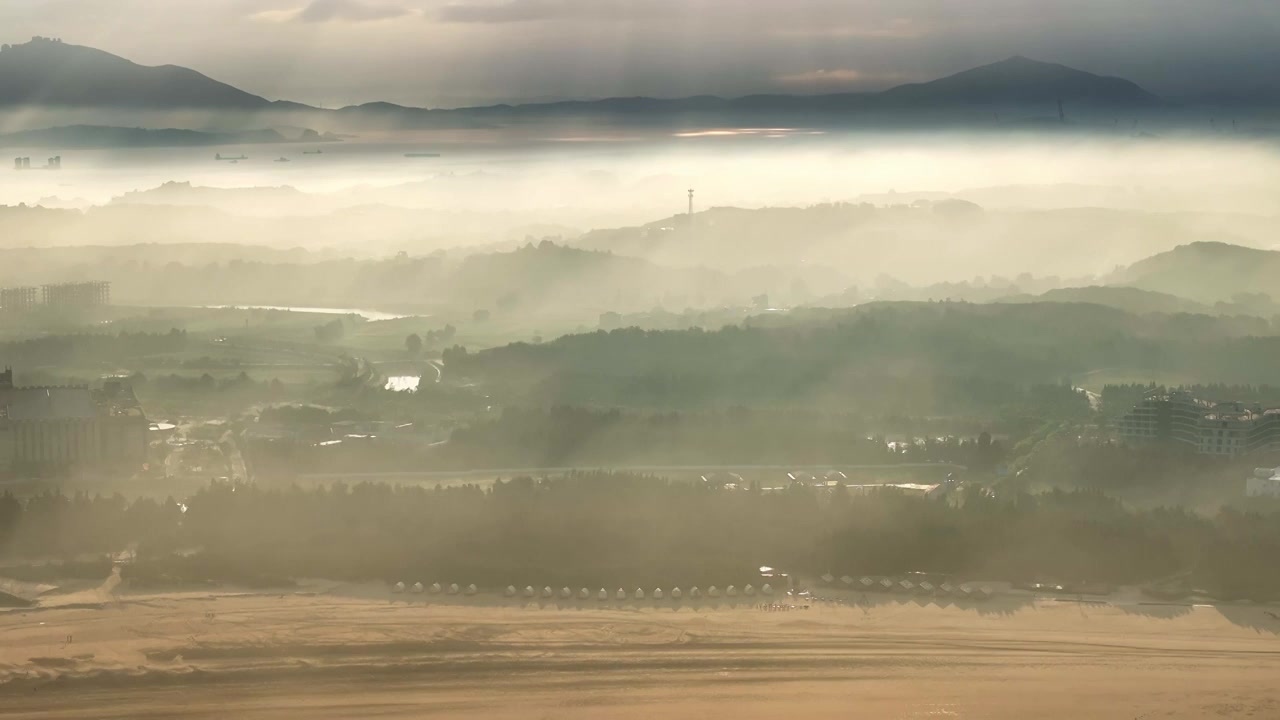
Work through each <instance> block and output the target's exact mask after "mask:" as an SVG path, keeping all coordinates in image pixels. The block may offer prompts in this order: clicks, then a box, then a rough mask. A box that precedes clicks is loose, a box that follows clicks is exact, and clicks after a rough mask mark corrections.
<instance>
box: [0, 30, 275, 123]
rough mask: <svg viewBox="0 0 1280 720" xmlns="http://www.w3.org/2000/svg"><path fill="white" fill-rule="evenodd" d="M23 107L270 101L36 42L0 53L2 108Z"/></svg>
mask: <svg viewBox="0 0 1280 720" xmlns="http://www.w3.org/2000/svg"><path fill="white" fill-rule="evenodd" d="M21 105H46V106H69V107H82V106H99V107H132V108H147V109H154V108H217V109H235V110H262V109H266V108H268V107H270V106H271V102H270V101H268V100H266V99H265V98H261V97H258V96H257V95H252V94H250V93H247V92H244V91H243V90H240V89H238V88H234V87H232V86H230V85H227V84H225V83H220V82H218V81H217V80H213V79H212V78H209V77H206V76H204V75H202V74H200V73H198V72H196V71H195V70H190V69H187V68H184V67H178V66H176V65H162V66H159V67H146V66H143V65H138V64H136V63H133V62H130V61H128V60H125V59H124V58H122V57H118V56H116V55H112V54H111V53H108V52H103V51H101V50H95V49H93V48H89V47H82V46H79V45H70V44H66V43H63V42H62V41H60V40H52V39H48V38H33V39H32V40H31V41H30V42H28V43H23V44H20V45H6V46H4V49H3V50H0V107H2V106H21Z"/></svg>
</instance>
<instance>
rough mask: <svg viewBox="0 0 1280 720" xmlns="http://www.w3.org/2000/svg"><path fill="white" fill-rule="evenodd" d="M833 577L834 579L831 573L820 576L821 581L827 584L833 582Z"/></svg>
mask: <svg viewBox="0 0 1280 720" xmlns="http://www.w3.org/2000/svg"><path fill="white" fill-rule="evenodd" d="M835 579H836V578H835V576H834V575H832V574H831V573H826V574H825V575H823V576H822V582H824V583H826V584H828V585H830V584H831V583H833V582H835Z"/></svg>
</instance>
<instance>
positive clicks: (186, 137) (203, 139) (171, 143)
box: [0, 125, 337, 148]
mask: <svg viewBox="0 0 1280 720" xmlns="http://www.w3.org/2000/svg"><path fill="white" fill-rule="evenodd" d="M336 140H337V138H335V137H334V136H332V135H329V134H325V135H321V134H319V133H317V132H315V131H314V130H306V131H304V132H303V134H302V136H301V137H296V138H290V137H286V136H285V135H284V134H282V133H281V132H280V131H278V130H273V129H270V128H268V129H263V130H244V131H237V132H216V133H215V132H201V131H198V130H179V129H173V128H169V129H163V130H148V129H146V128H121V127H105V126H99V125H72V126H68V127H56V128H46V129H43V130H22V131H19V132H15V133H7V134H0V147H55V146H56V147H66V148H99V147H117V148H119V147H213V146H217V145H258V144H277V143H300V142H307V143H322V142H335V141H336Z"/></svg>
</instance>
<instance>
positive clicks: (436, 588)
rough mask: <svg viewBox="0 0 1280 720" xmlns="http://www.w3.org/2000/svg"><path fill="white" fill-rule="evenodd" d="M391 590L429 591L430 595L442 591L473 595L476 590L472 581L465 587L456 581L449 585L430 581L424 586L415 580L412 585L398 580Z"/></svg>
mask: <svg viewBox="0 0 1280 720" xmlns="http://www.w3.org/2000/svg"><path fill="white" fill-rule="evenodd" d="M391 592H394V593H403V592H411V593H414V594H417V595H421V594H422V593H430V594H431V595H440V594H442V593H443V594H445V595H475V594H476V593H477V592H478V590H476V586H475V584H474V583H473V584H471V585H468V586H466V587H460V586H459V585H458V583H453V584H451V585H441V584H440V583H432V584H431V585H430V586H424V585H423V584H422V583H420V582H416V583H414V584H412V585H409V586H405V584H404V583H403V582H398V583H396V584H395V585H392V586H391Z"/></svg>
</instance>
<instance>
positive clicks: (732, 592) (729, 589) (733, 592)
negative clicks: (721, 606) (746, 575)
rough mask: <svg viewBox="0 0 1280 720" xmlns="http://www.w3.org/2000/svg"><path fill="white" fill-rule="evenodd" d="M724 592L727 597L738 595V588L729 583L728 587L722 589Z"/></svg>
mask: <svg viewBox="0 0 1280 720" xmlns="http://www.w3.org/2000/svg"><path fill="white" fill-rule="evenodd" d="M724 594H725V595H728V596H729V597H738V588H736V587H734V586H732V585H730V586H729V587H727V588H725V589H724Z"/></svg>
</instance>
